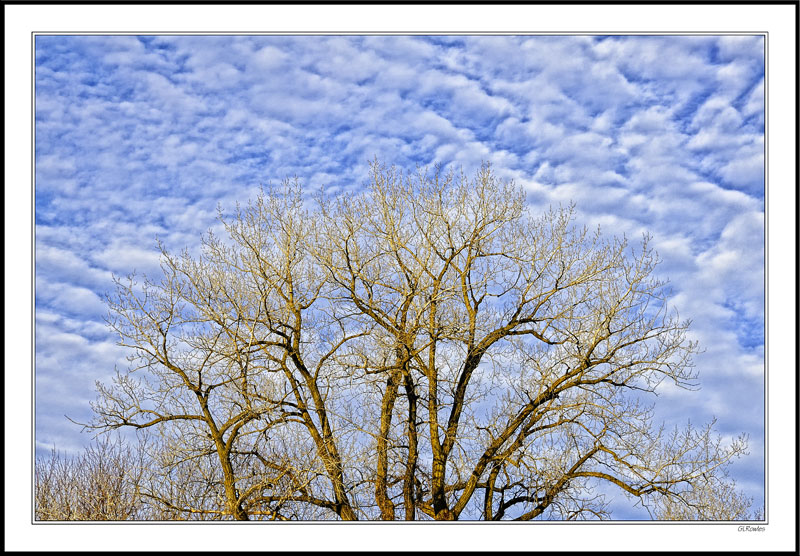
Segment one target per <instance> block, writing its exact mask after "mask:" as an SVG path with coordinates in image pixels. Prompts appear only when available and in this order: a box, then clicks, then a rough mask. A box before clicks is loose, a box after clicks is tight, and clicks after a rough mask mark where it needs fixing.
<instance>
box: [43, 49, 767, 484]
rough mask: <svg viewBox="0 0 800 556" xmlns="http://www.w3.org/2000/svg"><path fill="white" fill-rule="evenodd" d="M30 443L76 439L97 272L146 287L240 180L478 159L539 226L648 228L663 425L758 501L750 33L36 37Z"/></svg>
mask: <svg viewBox="0 0 800 556" xmlns="http://www.w3.org/2000/svg"><path fill="white" fill-rule="evenodd" d="M35 71H36V75H35V86H36V95H35V101H36V115H35V118H36V120H35V133H36V143H35V150H36V152H35V155H36V159H35V172H36V182H35V194H36V201H35V234H36V237H35V239H36V261H35V265H36V266H35V268H36V282H35V285H36V292H35V295H36V314H35V319H36V330H35V333H36V353H35V360H36V361H35V362H36V446H37V452H42V453H43V452H46V451H47V450H49V449H50V447H52V446H53V445H54V444H55V445H56V446H58V447H59V448H61V449H66V450H74V449H78V448H79V447H80V446H81V445H83V444H84V443H85V442H87V441H88V437H87V436H86V435H85V434H81V433H80V432H79V427H76V426H75V425H73V424H72V423H70V422H69V421H67V420H66V419H65V418H64V415H65V414H66V415H69V416H70V417H72V418H74V419H77V420H85V419H87V418H88V417H89V406H88V404H89V401H90V400H93V399H94V396H95V394H94V384H95V381H96V380H107V379H108V378H109V377H110V376H111V375H112V374H113V370H114V366H115V365H119V366H124V365H125V364H126V362H125V352H124V351H123V350H122V349H121V348H118V347H117V346H116V345H115V338H114V337H113V335H111V334H110V333H109V331H108V330H107V329H106V328H105V325H104V323H103V316H104V315H105V307H104V305H103V301H102V298H103V294H104V293H105V292H106V291H110V290H111V287H112V284H111V274H112V273H116V274H125V273H128V272H130V271H132V270H134V269H135V270H136V271H137V272H146V273H156V272H157V270H158V258H157V252H156V250H155V240H156V237H158V238H159V239H161V240H162V241H164V242H165V244H166V245H167V246H168V247H170V248H173V249H180V248H182V247H184V246H188V247H190V248H192V247H196V246H197V245H198V243H199V239H200V237H201V235H202V234H203V233H204V232H205V231H206V230H207V229H209V228H210V227H214V226H216V225H217V223H216V221H215V217H216V208H217V206H218V205H219V206H221V207H222V208H223V209H229V210H230V209H232V208H233V206H234V204H235V202H236V201H246V200H247V199H248V198H252V197H253V196H254V195H255V193H256V191H257V189H258V187H259V185H260V184H262V183H267V182H270V181H272V182H279V181H280V180H282V179H283V178H285V177H291V176H297V177H298V178H299V179H300V180H301V181H302V182H303V183H304V184H306V185H307V186H308V188H309V190H314V189H318V188H325V189H326V190H332V191H342V190H348V189H358V188H360V187H361V185H362V183H363V181H364V180H365V178H366V176H367V170H368V163H369V161H370V160H371V159H373V158H375V157H377V158H380V159H383V160H384V161H386V162H387V163H393V164H396V165H397V166H400V167H404V168H409V169H411V168H413V167H414V166H415V165H416V164H421V165H426V164H433V163H436V162H439V163H442V164H443V165H444V166H445V167H448V166H453V167H456V168H458V167H462V168H463V169H464V170H465V171H466V172H467V173H472V172H473V171H474V170H475V169H477V168H478V167H479V166H480V164H481V162H482V161H490V162H491V163H492V164H493V166H494V169H495V171H496V173H497V174H498V175H500V176H502V177H505V178H509V179H514V180H515V181H516V182H517V183H519V184H521V185H522V186H523V187H524V188H525V189H526V190H527V191H528V193H529V201H530V203H532V204H533V205H534V206H536V207H542V208H547V207H548V206H549V205H558V204H566V203H569V202H575V203H576V205H577V212H578V222H579V223H580V224H587V225H589V226H597V225H600V226H601V228H602V230H603V231H604V233H606V234H609V235H612V234H613V235H622V234H626V235H627V236H628V237H629V238H631V239H633V240H636V239H637V238H639V237H640V236H641V234H642V233H643V232H645V231H649V232H650V233H651V234H652V235H653V242H652V244H653V245H654V246H655V248H656V249H657V251H658V252H659V254H660V256H661V258H662V259H663V263H662V265H661V266H660V270H659V272H660V276H662V277H664V278H668V279H669V280H670V282H671V284H672V288H673V292H674V297H673V299H672V304H673V305H674V306H675V307H676V308H677V309H678V310H679V311H680V313H681V315H682V316H684V317H686V318H690V319H692V321H693V325H692V336H693V338H695V339H697V340H699V341H700V343H701V346H702V347H703V348H704V349H705V352H704V353H703V354H701V355H699V356H698V357H696V363H697V367H698V370H699V371H700V379H701V384H702V389H701V390H700V391H698V392H694V393H687V392H685V391H678V390H672V389H668V388H665V389H664V390H663V391H662V392H661V395H660V398H659V399H658V400H657V406H656V407H657V409H658V410H659V417H660V418H662V419H664V420H666V421H668V422H671V423H679V424H680V423H685V422H686V420H687V419H691V421H692V422H693V423H696V424H700V423H703V422H706V421H708V420H710V419H711V418H712V417H717V418H718V430H719V432H720V433H722V434H723V435H730V436H735V435H736V434H738V433H740V432H746V433H748V434H749V435H750V452H751V454H750V455H749V456H747V457H745V458H743V459H741V460H739V461H738V462H737V463H736V465H735V468H734V469H733V473H732V474H733V476H734V477H736V478H737V480H738V484H739V486H740V487H742V488H743V489H745V490H746V492H747V493H748V494H750V495H751V496H754V497H755V498H756V499H757V500H760V499H761V498H762V497H763V472H764V466H763V457H764V447H763V445H764V419H763V414H764V404H763V393H764V334H763V329H764V287H763V283H764V206H765V185H764V155H763V153H764V102H763V98H764V42H763V38H762V37H761V36H697V35H696V36H590V35H585V36H555V35H549V36H37V37H36V44H35Z"/></svg>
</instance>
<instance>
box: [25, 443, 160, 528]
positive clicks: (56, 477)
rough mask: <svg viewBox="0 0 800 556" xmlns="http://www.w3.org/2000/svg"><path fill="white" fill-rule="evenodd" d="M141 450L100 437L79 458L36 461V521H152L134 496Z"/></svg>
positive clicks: (52, 456)
mask: <svg viewBox="0 0 800 556" xmlns="http://www.w3.org/2000/svg"><path fill="white" fill-rule="evenodd" d="M144 454H145V452H144V450H143V445H141V444H140V445H139V446H137V448H132V447H130V446H128V445H126V444H125V443H124V442H123V441H122V439H120V438H116V439H111V438H109V437H104V438H102V439H100V440H98V441H96V442H94V443H93V444H91V445H90V446H89V447H87V448H86V449H85V450H84V452H83V453H82V454H81V455H79V456H65V455H63V454H61V453H59V452H57V451H56V450H55V448H54V449H53V451H52V453H51V454H50V456H49V457H39V458H37V460H36V469H35V474H34V482H35V485H34V487H35V517H36V519H37V520H58V521H77V520H128V519H145V518H155V519H158V518H159V517H160V515H156V514H150V513H148V512H149V510H148V508H147V505H146V503H144V502H143V501H142V499H141V497H140V495H139V487H140V483H141V481H142V476H143V474H144Z"/></svg>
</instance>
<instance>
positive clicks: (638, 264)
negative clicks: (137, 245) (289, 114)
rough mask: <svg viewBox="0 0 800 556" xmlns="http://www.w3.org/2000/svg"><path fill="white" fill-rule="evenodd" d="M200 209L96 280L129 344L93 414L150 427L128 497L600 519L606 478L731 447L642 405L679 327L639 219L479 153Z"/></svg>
mask: <svg viewBox="0 0 800 556" xmlns="http://www.w3.org/2000/svg"><path fill="white" fill-rule="evenodd" d="M221 220H222V222H223V223H224V225H225V229H226V231H227V235H228V237H226V238H224V239H220V238H218V237H216V236H214V235H212V234H209V235H208V236H207V237H206V238H205V239H204V241H203V245H202V252H201V254H200V255H199V256H195V257H193V256H190V255H189V253H188V252H183V253H182V254H180V255H175V254H172V253H170V252H168V251H167V250H166V249H165V248H163V247H162V248H161V252H162V269H163V278H162V279H161V280H159V281H152V280H149V279H147V278H145V279H144V280H142V281H141V282H137V281H136V279H135V277H129V278H128V279H127V280H118V281H117V286H118V287H117V294H116V296H115V297H113V298H111V299H110V300H109V303H110V319H109V322H110V324H111V326H112V327H113V328H114V329H115V330H116V331H117V332H118V333H119V335H120V338H121V342H122V344H123V345H125V346H128V347H130V348H131V349H132V355H131V363H132V364H131V367H130V368H129V369H128V370H126V371H124V372H119V373H118V376H117V379H116V381H115V383H114V385H112V386H110V387H106V386H102V385H100V387H99V388H100V396H99V398H98V401H97V403H96V404H95V405H94V410H95V414H96V418H95V420H94V421H93V422H92V423H91V424H90V427H91V428H94V429H98V430H110V429H114V428H118V427H134V428H139V429H143V428H155V429H158V430H159V431H160V432H159V434H160V435H161V437H162V439H163V441H162V442H161V443H160V446H162V447H163V453H162V454H161V456H160V458H161V466H160V469H161V470H162V476H161V479H159V480H158V481H155V482H154V488H153V489H151V490H150V491H149V492H148V493H147V495H148V496H150V497H151V498H152V499H153V500H158V501H159V502H160V503H161V504H162V505H163V507H166V508H171V509H172V511H175V512H177V514H180V515H183V516H188V515H192V516H195V517H201V518H206V519H207V518H222V519H231V518H233V519H252V518H257V519H329V518H338V519H347V520H349V519H406V520H412V519H445V520H446V519H485V520H500V519H518V520H529V519H536V518H539V519H587V518H603V517H608V510H607V506H606V501H605V499H604V497H603V495H602V494H601V489H600V488H599V487H600V486H602V485H604V484H605V485H612V486H613V487H615V488H618V489H620V491H621V492H623V493H625V494H626V495H628V496H630V497H634V498H637V499H639V500H640V501H641V502H642V503H644V504H656V503H657V501H658V500H660V499H662V498H664V497H667V498H669V499H671V500H683V499H687V500H688V498H687V497H690V494H688V493H691V492H696V489H697V488H699V487H698V485H701V484H703V483H702V481H703V480H704V478H705V477H708V476H709V475H711V476H714V475H715V474H719V473H723V472H724V468H725V467H726V466H727V465H728V463H730V461H731V460H732V459H733V458H735V457H737V456H738V455H740V454H742V453H743V452H744V450H745V440H744V438H739V439H736V440H735V441H733V442H732V443H731V444H729V445H722V444H721V443H720V441H719V440H718V439H717V438H716V437H715V435H714V433H713V430H712V427H711V425H709V426H706V427H702V428H699V429H696V428H693V427H687V428H686V429H685V430H681V431H678V430H675V431H669V432H668V431H665V430H664V429H663V427H659V426H657V425H656V424H654V423H653V418H652V415H653V412H652V407H650V406H648V405H647V404H646V397H647V395H649V394H652V393H653V392H655V390H656V388H657V387H658V385H659V384H660V383H661V382H662V381H664V380H667V381H670V382H672V383H673V384H675V385H677V386H679V387H681V388H686V389H692V388H693V387H694V386H695V385H696V384H697V374H696V372H695V370H694V368H693V366H692V361H691V356H692V355H693V353H694V352H695V351H696V349H697V346H696V345H695V344H693V343H691V342H689V341H687V339H686V331H687V327H688V326H689V323H688V322H686V321H681V320H680V319H679V318H678V316H677V315H676V314H674V313H673V312H671V311H670V310H669V308H668V305H667V301H666V294H667V292H666V288H665V284H664V283H663V282H661V281H659V280H658V279H657V278H656V277H655V276H654V270H655V267H656V265H657V263H658V259H657V256H656V254H655V253H654V252H653V251H652V249H651V248H650V247H649V245H648V238H646V237H645V238H644V239H643V241H642V243H641V245H640V246H639V247H638V248H637V249H632V248H630V247H629V245H628V243H627V241H626V240H624V239H618V238H611V239H605V238H603V237H602V236H601V234H600V233H599V231H598V232H597V233H592V234H590V233H589V232H588V231H587V230H585V229H576V228H575V227H574V226H573V224H572V221H573V210H572V208H566V209H558V210H555V209H551V210H549V211H547V212H545V213H543V214H541V215H538V216H536V215H534V214H533V213H532V212H531V210H530V207H529V206H528V205H527V204H526V202H525V196H524V192H523V191H522V190H521V188H519V187H517V186H515V185H514V184H513V183H506V182H502V181H501V180H499V179H497V178H496V177H495V176H494V174H493V173H492V171H491V169H490V168H489V167H488V166H484V167H483V168H482V169H481V170H480V171H479V172H478V173H477V174H476V176H475V177H474V179H472V180H470V179H468V178H467V177H466V176H464V175H463V174H455V173H448V174H446V175H445V174H442V173H441V172H439V171H438V170H436V171H435V172H433V173H430V174H429V173H427V172H426V171H425V170H420V171H418V172H417V173H416V174H414V175H409V176H404V175H402V174H401V173H400V172H398V171H397V170H395V169H394V168H388V169H387V168H385V167H383V166H381V165H379V164H378V163H375V164H373V166H372V176H371V180H370V181H369V183H368V184H367V187H366V189H365V191H363V192H362V193H359V194H356V195H352V194H351V195H347V196H345V195H339V196H334V197H324V196H321V197H318V198H316V199H312V198H308V197H305V196H304V195H303V191H302V188H301V187H300V186H299V184H298V183H297V182H296V181H295V182H285V183H284V184H283V185H282V187H280V188H274V189H272V188H270V189H267V190H265V191H264V192H263V193H262V195H261V196H259V198H258V199H257V200H256V201H254V202H252V203H250V204H249V205H248V206H247V207H246V208H237V211H236V214H235V215H234V216H233V218H230V219H228V218H224V217H222V218H221ZM177 514H176V515H177ZM703 515H705V514H703Z"/></svg>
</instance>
